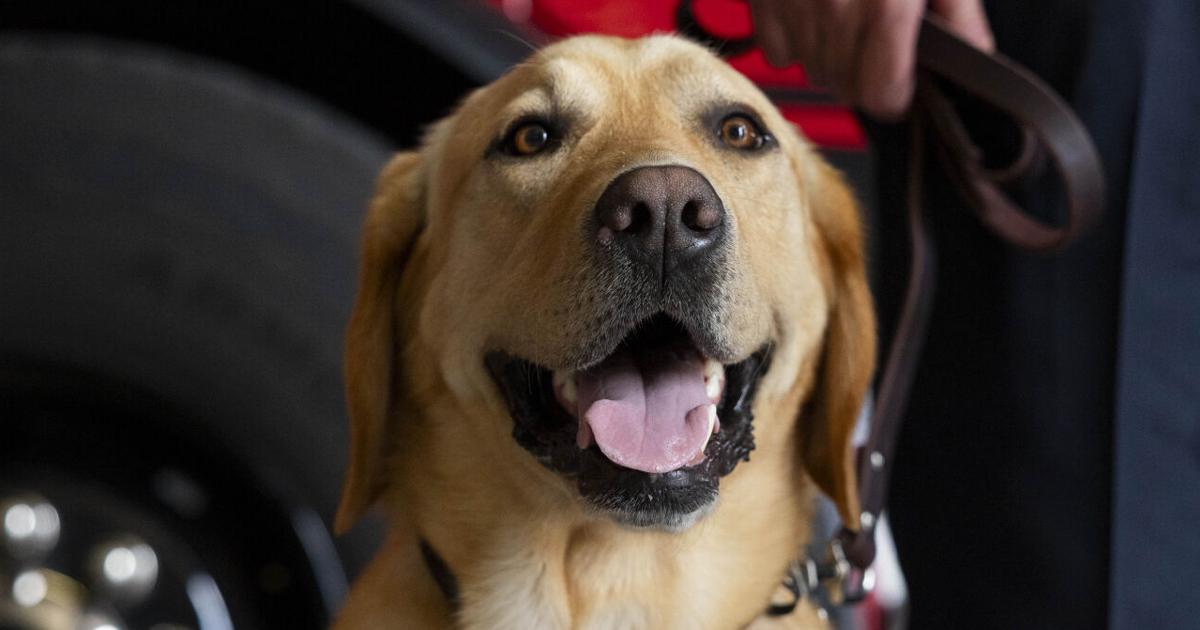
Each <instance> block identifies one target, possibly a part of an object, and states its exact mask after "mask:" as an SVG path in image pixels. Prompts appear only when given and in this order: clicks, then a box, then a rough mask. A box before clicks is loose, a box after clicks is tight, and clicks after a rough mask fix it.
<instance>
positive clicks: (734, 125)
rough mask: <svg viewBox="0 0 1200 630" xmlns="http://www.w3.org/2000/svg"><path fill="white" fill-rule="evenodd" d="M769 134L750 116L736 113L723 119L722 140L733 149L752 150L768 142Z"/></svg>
mask: <svg viewBox="0 0 1200 630" xmlns="http://www.w3.org/2000/svg"><path fill="white" fill-rule="evenodd" d="M766 140H767V136H766V135H765V134H763V133H762V132H761V131H759V129H758V125H756V124H754V121H752V120H750V119H749V118H747V117H745V116H742V115H738V114H735V115H733V116H730V117H729V118H726V119H725V120H723V121H721V142H724V143H725V146H727V147H729V148H731V149H738V150H739V151H752V150H754V149H759V148H761V147H762V146H763V144H764V143H765V142H766Z"/></svg>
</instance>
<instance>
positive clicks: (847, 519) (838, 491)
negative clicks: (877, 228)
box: [801, 159, 876, 530]
mask: <svg viewBox="0 0 1200 630" xmlns="http://www.w3.org/2000/svg"><path fill="white" fill-rule="evenodd" d="M807 166H808V169H809V172H810V175H811V176H810V177H809V178H807V179H808V185H807V187H808V192H809V195H810V196H809V199H810V200H811V201H810V203H811V207H812V213H813V220H814V222H815V223H816V227H817V231H818V239H819V242H820V246H822V247H823V248H824V249H825V260H827V261H828V264H829V267H830V274H829V320H828V324H827V327H826V333H825V335H826V336H825V344H824V350H823V353H822V355H821V359H820V365H819V372H818V375H817V380H816V384H815V387H816V389H815V390H814V394H815V395H814V397H813V399H812V405H811V407H810V409H809V417H806V418H803V419H802V420H801V439H802V453H801V457H803V461H804V466H805V468H806V470H807V471H808V474H809V476H810V477H812V479H813V481H815V482H816V483H817V485H818V486H819V487H820V488H821V490H822V491H824V492H825V494H826V495H828V496H829V498H831V499H832V500H833V502H834V504H835V505H836V506H837V509H838V514H839V515H840V516H841V518H842V522H843V523H845V525H846V526H847V527H849V528H850V529H854V530H857V529H858V526H859V522H858V521H859V496H858V479H857V475H856V474H855V454H854V447H853V444H852V438H853V435H854V428H855V424H856V421H857V419H858V413H859V408H860V407H861V405H862V402H863V398H864V397H865V395H866V392H867V388H868V387H869V386H870V384H871V376H872V374H873V373H874V370H875V343H876V339H875V314H874V313H875V311H874V308H873V306H872V302H871V293H870V289H869V288H868V286H867V280H866V274H865V258H864V254H863V235H862V226H861V221H860V218H859V209H858V203H857V201H856V200H855V198H854V195H853V194H852V193H851V191H850V189H849V188H848V187H847V185H846V183H845V182H844V181H843V179H842V176H841V174H840V173H838V172H837V171H836V170H834V169H833V168H832V167H830V166H829V165H827V164H825V163H824V162H822V161H819V160H812V159H810V160H808V164H807Z"/></svg>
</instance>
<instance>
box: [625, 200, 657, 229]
mask: <svg viewBox="0 0 1200 630" xmlns="http://www.w3.org/2000/svg"><path fill="white" fill-rule="evenodd" d="M653 226H654V213H653V212H652V211H651V210H650V206H647V205H646V204H645V203H643V202H640V201H639V202H638V203H636V204H634V206H633V208H631V209H630V211H629V224H628V225H626V226H625V228H624V229H625V230H628V231H629V232H630V233H632V234H639V233H641V232H644V231H646V230H648V229H650V228H651V227H653Z"/></svg>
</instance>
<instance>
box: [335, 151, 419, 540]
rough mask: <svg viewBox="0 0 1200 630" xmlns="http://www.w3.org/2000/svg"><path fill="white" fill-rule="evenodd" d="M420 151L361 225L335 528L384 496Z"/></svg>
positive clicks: (393, 167) (384, 188)
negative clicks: (345, 445) (345, 449)
mask: <svg viewBox="0 0 1200 630" xmlns="http://www.w3.org/2000/svg"><path fill="white" fill-rule="evenodd" d="M423 170H424V169H422V167H421V157H420V154H419V153H416V152H411V153H400V154H398V155H396V156H395V157H393V158H392V160H391V161H390V162H388V164H387V166H385V167H384V169H383V173H382V174H381V175H380V176H379V180H378V183H377V184H376V188H375V196H374V198H373V199H372V200H371V204H370V208H369V209H368V211H367V218H366V221H365V223H364V225H363V231H362V242H361V252H360V254H359V255H360V261H359V270H358V294H357V295H356V296H355V298H354V310H353V312H352V313H351V315H350V324H349V326H348V327H347V329H346V347H345V357H344V360H345V365H344V368H343V369H344V376H345V380H346V402H347V411H348V413H349V416H350V461H349V466H348V468H347V470H346V478H345V481H344V482H343V483H342V500H341V504H340V505H339V506H338V512H337V518H336V520H335V523H334V530H335V531H337V532H338V533H339V534H340V533H343V532H345V531H346V530H348V529H350V527H351V526H353V525H354V523H355V522H357V521H358V519H359V518H361V517H362V515H363V513H364V512H366V511H367V508H369V507H370V506H371V504H372V503H374V502H375V500H376V499H377V498H378V497H379V494H380V491H381V490H382V487H383V482H384V479H385V475H384V471H383V470H382V468H383V462H384V456H385V452H384V449H386V448H387V445H388V444H389V443H390V440H389V439H388V433H389V431H388V423H389V415H390V413H391V410H392V403H393V392H392V389H393V387H394V384H395V371H394V367H393V364H394V362H395V359H396V353H397V343H396V339H395V336H396V331H395V325H396V318H395V313H394V310H393V309H394V308H395V303H396V287H397V285H398V284H399V281H400V276H401V273H402V271H403V269H404V265H405V262H406V261H407V259H408V255H409V252H410V250H411V248H412V245H413V242H414V241H415V240H416V238H417V234H418V233H419V232H420V231H421V228H422V226H423V225H424V223H425V196H426V194H425V190H424V189H425V186H424V184H423V181H424V177H423V174H422V173H423Z"/></svg>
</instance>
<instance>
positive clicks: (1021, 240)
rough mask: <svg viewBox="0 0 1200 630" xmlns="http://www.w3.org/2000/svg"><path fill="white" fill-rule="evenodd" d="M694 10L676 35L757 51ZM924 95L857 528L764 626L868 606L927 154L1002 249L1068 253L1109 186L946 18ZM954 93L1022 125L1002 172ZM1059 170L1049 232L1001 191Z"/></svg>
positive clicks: (924, 261) (1051, 116)
mask: <svg viewBox="0 0 1200 630" xmlns="http://www.w3.org/2000/svg"><path fill="white" fill-rule="evenodd" d="M691 4H692V3H691V2H690V1H689V0H684V1H683V2H681V3H680V5H679V7H678V9H677V12H676V22H677V25H678V28H679V31H680V32H681V33H683V34H685V35H688V36H690V37H693V38H695V39H698V40H700V41H702V42H704V43H707V44H709V45H710V46H713V47H714V49H715V50H718V51H719V52H720V53H721V54H723V55H725V56H733V55H736V54H740V53H742V52H745V51H747V50H749V49H750V48H751V47H752V46H753V45H754V42H753V39H752V38H747V39H741V40H726V39H722V38H718V37H715V36H713V35H711V34H709V33H707V32H706V31H705V30H704V29H703V27H701V26H700V25H699V23H698V22H697V21H696V19H695V16H694V14H693V13H692V9H691ZM917 66H918V71H917V89H916V93H915V94H914V99H913V104H912V109H911V112H910V114H909V121H908V124H909V131H910V147H909V151H910V155H909V171H908V191H907V199H906V205H907V224H908V238H909V252H910V259H909V281H908V286H907V288H906V291H905V295H904V302H903V304H902V306H901V309H900V317H899V320H898V322H899V323H898V324H897V327H896V333H895V336H894V337H893V338H892V343H891V346H890V348H889V349H888V354H887V359H886V363H885V364H884V367H883V372H882V373H881V376H880V379H879V383H878V387H877V390H876V391H877V396H876V399H875V407H874V410H873V413H872V417H871V423H870V434H869V437H868V438H867V441H866V444H865V445H864V446H863V447H862V448H861V449H860V450H859V453H858V479H859V497H860V499H861V508H862V509H861V512H860V518H859V522H858V523H848V524H844V525H845V526H844V527H843V528H842V530H841V531H840V532H839V533H838V534H837V535H836V536H835V537H834V538H833V539H832V540H831V541H830V542H829V543H828V545H826V547H825V549H824V551H823V557H812V556H809V557H808V558H805V559H804V560H803V561H801V562H798V563H795V564H794V565H793V567H792V569H791V570H790V571H789V574H788V576H787V578H786V579H785V580H784V585H785V586H786V587H787V588H788V589H789V590H790V591H791V592H792V593H793V595H794V596H795V601H793V602H790V603H788V604H782V605H775V604H773V605H772V606H771V607H770V608H769V609H768V610H767V614H768V615H772V616H779V615H786V614H789V613H791V612H792V610H794V609H795V606H796V604H797V603H799V601H800V599H802V598H803V597H805V596H808V597H811V598H814V599H815V600H816V601H817V603H818V604H819V605H823V606H824V605H829V604H833V603H838V602H841V601H855V600H857V599H860V598H861V597H862V596H863V595H865V592H864V590H863V583H862V580H863V576H864V573H865V571H866V569H867V568H868V567H869V566H870V565H871V563H872V561H874V559H875V527H876V525H877V523H878V520H879V515H880V514H882V513H883V511H884V507H885V504H886V500H887V482H888V475H889V473H890V472H891V463H892V459H893V457H892V456H893V454H894V451H895V446H896V439H897V437H898V436H899V433H900V426H901V423H902V421H903V418H904V412H905V410H906V409H907V405H908V394H909V391H910V389H911V387H912V382H913V378H914V376H915V374H916V368H917V362H918V359H919V358H920V355H921V348H922V345H923V342H924V340H925V334H926V330H927V329H928V325H929V316H930V311H931V310H932V307H933V297H934V279H935V276H936V270H937V250H936V246H935V243H934V240H933V237H932V234H931V232H930V227H929V218H928V209H927V208H925V205H924V186H925V160H926V153H927V152H928V151H929V150H930V149H932V150H933V152H934V153H935V154H936V156H937V158H938V162H939V165H940V166H941V168H942V170H943V171H944V172H945V174H946V175H947V176H948V177H949V179H950V181H951V182H953V184H954V186H955V187H956V189H957V192H958V193H959V194H960V195H961V196H962V198H963V199H964V201H966V202H967V205H968V206H969V207H970V208H971V209H972V210H973V211H974V213H975V215H976V217H977V218H978V219H979V220H980V222H981V223H983V225H984V226H986V227H987V228H988V229H989V230H990V231H992V232H993V233H994V234H995V235H996V236H997V237H999V238H1000V239H1002V240H1004V241H1005V242H1007V243H1009V244H1011V245H1013V246H1016V247H1019V248H1021V249H1025V250H1030V251H1055V250H1058V249H1061V248H1063V247H1065V246H1067V245H1068V244H1070V243H1071V242H1072V241H1073V240H1075V238H1076V237H1078V235H1079V234H1080V233H1081V232H1082V231H1083V230H1084V229H1085V228H1086V227H1087V226H1088V225H1090V224H1091V223H1093V222H1094V221H1095V220H1096V218H1097V217H1098V216H1099V214H1100V210H1101V208H1102V206H1103V203H1104V201H1103V199H1104V176H1103V173H1102V171H1101V167H1100V158H1099V156H1098V154H1097V153H1096V148H1095V146H1094V145H1093V143H1092V140H1091V137H1090V136H1089V135H1088V133H1087V131H1086V129H1084V127H1083V124H1082V123H1080V122H1079V119H1078V118H1077V117H1076V116H1075V114H1074V112H1072V111H1071V108H1070V107H1069V106H1068V105H1067V104H1066V103H1065V102H1063V100H1062V98H1060V97H1059V96H1058V94H1056V93H1055V92H1054V90H1052V89H1051V88H1050V87H1049V86H1047V85H1046V84H1045V83H1044V82H1043V81H1042V80H1041V79H1039V78H1038V77H1037V76H1035V75H1034V74H1033V73H1031V72H1029V71H1028V70H1027V69H1025V68H1023V67H1021V66H1020V65H1018V64H1016V63H1015V62H1013V61H1012V60H1010V59H1008V58H1006V57H1004V56H1003V55H1000V54H998V53H985V52H982V51H980V50H978V49H976V48H975V47H973V46H971V45H970V44H967V43H966V42H965V41H963V40H962V39H960V38H959V37H958V36H956V35H954V34H953V33H951V32H950V30H949V29H948V27H947V26H946V25H945V23H944V22H943V21H942V20H940V19H939V18H938V17H937V16H934V15H927V16H926V17H925V18H924V20H923V22H922V24H921V31H920V35H919V38H918V43H917ZM943 84H949V85H953V86H954V87H956V88H957V89H959V90H961V91H963V92H966V93H967V94H970V95H971V96H973V97H974V98H976V99H978V100H979V101H981V102H982V103H984V104H985V105H987V106H989V107H992V108H995V109H996V110H998V111H999V112H1001V113H1003V114H1005V115H1006V116H1008V117H1009V118H1011V119H1012V120H1013V121H1014V122H1016V123H1017V124H1018V125H1019V127H1020V128H1021V130H1022V135H1023V138H1022V144H1023V148H1022V150H1021V151H1020V153H1019V155H1018V157H1017V158H1016V159H1015V160H1013V162H1012V163H1011V164H1010V165H1009V166H1007V167H1005V168H1002V169H990V168H988V167H987V166H986V165H985V164H984V161H983V153H982V151H981V150H980V149H979V148H978V147H977V146H976V145H975V143H974V141H973V140H972V139H971V137H970V135H969V134H968V132H967V129H966V127H965V125H964V124H963V122H962V119H961V118H960V117H959V115H958V113H957V111H956V110H955V109H954V106H953V104H952V103H951V101H950V99H949V98H947V96H946V95H945V93H944V91H943V89H942V85H943ZM1043 157H1044V158H1048V161H1049V162H1050V163H1051V164H1052V165H1053V167H1054V169H1055V171H1056V174H1057V176H1058V179H1059V180H1060V181H1061V182H1062V189H1063V192H1064V194H1065V199H1066V210H1067V212H1066V218H1065V220H1064V222H1063V223H1062V224H1061V225H1049V224H1047V223H1044V222H1042V221H1040V220H1038V219H1037V218H1034V217H1032V216H1030V215H1029V214H1028V213H1026V212H1024V211H1023V210H1022V209H1021V208H1019V207H1018V206H1017V205H1016V204H1014V203H1013V202H1012V200H1010V199H1009V198H1008V196H1007V195H1006V194H1005V193H1004V188H1005V187H1006V186H1010V185H1012V184H1015V183H1017V182H1019V181H1021V180H1023V179H1026V178H1029V177H1032V176H1034V175H1036V174H1037V172H1036V171H1038V170H1039V168H1038V167H1039V166H1040V165H1041V164H1044V163H1045V161H1046V160H1043V159H1042V158H1043Z"/></svg>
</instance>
